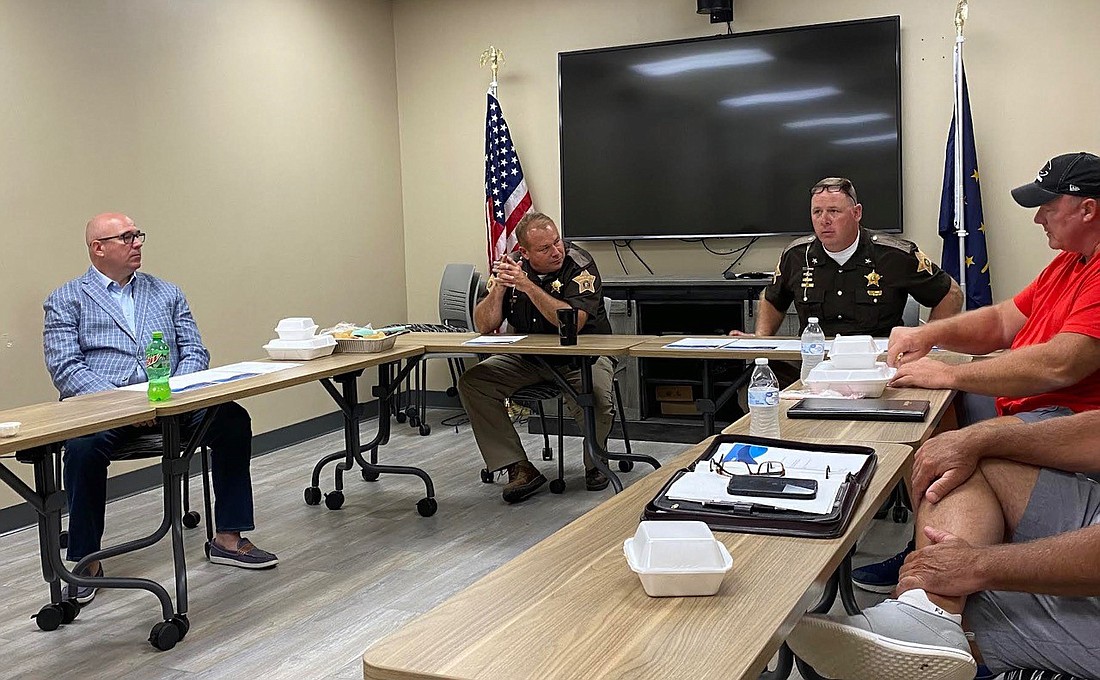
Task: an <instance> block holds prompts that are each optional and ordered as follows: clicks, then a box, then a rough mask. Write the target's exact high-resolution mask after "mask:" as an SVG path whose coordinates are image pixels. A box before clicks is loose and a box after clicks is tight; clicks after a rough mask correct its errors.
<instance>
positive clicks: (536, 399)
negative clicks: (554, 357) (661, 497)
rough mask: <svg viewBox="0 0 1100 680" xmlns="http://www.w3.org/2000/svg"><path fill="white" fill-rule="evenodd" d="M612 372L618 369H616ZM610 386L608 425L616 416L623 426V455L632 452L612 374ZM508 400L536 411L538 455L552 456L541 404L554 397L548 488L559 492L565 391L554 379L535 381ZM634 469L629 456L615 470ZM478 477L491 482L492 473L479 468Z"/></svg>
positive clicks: (562, 471)
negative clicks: (553, 470)
mask: <svg viewBox="0 0 1100 680" xmlns="http://www.w3.org/2000/svg"><path fill="white" fill-rule="evenodd" d="M615 373H616V374H617V373H618V369H616V371H615ZM611 389H612V404H611V427H612V429H614V427H615V421H616V420H618V422H619V423H620V425H621V426H622V430H623V446H624V447H625V448H626V453H627V455H632V454H633V452H632V451H631V449H630V433H629V432H628V431H627V425H626V414H625V412H624V411H623V397H622V393H621V392H620V391H619V379H618V378H617V377H614V376H613V377H612V380H611ZM510 400H511V401H512V403H518V404H521V405H524V406H528V407H530V408H531V410H532V411H534V412H535V413H537V414H538V416H539V423H540V425H541V426H542V459H543V460H554V450H553V449H552V448H550V431H549V429H548V428H547V427H546V411H545V409H544V407H543V403H544V402H548V401H555V400H556V401H557V407H558V414H557V424H558V476H557V477H556V478H555V479H552V480H550V492H551V493H562V492H564V491H565V456H564V455H563V451H564V449H565V395H564V394H563V393H562V391H561V388H560V387H558V385H557V384H556V383H553V382H550V381H545V382H539V383H535V384H534V385H528V386H527V387H521V388H520V389H518V390H516V391H515V392H514V393H513V394H512V396H511V397H510ZM632 469H634V461H632V460H620V461H619V470H620V471H622V472H629V471H630V470H632ZM481 481H482V482H484V483H486V484H492V482H493V473H492V472H491V471H489V470H487V469H485V468H482V470H481Z"/></svg>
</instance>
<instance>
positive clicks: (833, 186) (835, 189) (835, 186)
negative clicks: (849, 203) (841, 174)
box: [810, 179, 856, 201]
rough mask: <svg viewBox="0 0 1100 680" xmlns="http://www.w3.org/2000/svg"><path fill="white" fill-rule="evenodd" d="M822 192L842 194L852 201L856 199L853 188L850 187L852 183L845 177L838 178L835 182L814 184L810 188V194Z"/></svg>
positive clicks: (814, 194)
mask: <svg viewBox="0 0 1100 680" xmlns="http://www.w3.org/2000/svg"><path fill="white" fill-rule="evenodd" d="M823 192H824V193H830V194H844V195H845V196H847V197H848V198H850V199H852V200H853V201H855V200H856V197H855V196H854V195H853V193H854V189H853V187H852V183H851V182H850V181H849V180H846V179H842V180H839V181H837V182H835V183H834V182H830V183H828V184H815V185H814V186H813V188H811V189H810V195H811V196H816V195H817V194H820V193H823Z"/></svg>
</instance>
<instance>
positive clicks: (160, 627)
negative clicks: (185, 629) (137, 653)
mask: <svg viewBox="0 0 1100 680" xmlns="http://www.w3.org/2000/svg"><path fill="white" fill-rule="evenodd" d="M180 637H181V636H180V629H179V628H177V627H176V621H175V620H174V619H168V620H167V621H161V622H160V623H158V624H157V625H155V626H153V630H151V631H150V632H149V644H151V645H153V646H154V647H156V648H157V649H159V650H160V651H162V652H166V651H168V650H169V649H172V648H173V647H175V646H176V643H177V642H179V641H180Z"/></svg>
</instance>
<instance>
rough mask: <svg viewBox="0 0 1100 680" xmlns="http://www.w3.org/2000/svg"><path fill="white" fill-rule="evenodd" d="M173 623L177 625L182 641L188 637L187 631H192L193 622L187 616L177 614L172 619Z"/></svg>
mask: <svg viewBox="0 0 1100 680" xmlns="http://www.w3.org/2000/svg"><path fill="white" fill-rule="evenodd" d="M172 622H173V623H175V624H176V628H178V629H179V632H180V640H183V638H185V637H187V631H189V630H191V621H190V620H188V618H187V615H186V614H176V615H175V616H173V617H172Z"/></svg>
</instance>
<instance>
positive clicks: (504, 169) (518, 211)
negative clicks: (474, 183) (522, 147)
mask: <svg viewBox="0 0 1100 680" xmlns="http://www.w3.org/2000/svg"><path fill="white" fill-rule="evenodd" d="M487 96H488V98H489V103H488V108H486V110H485V228H486V232H487V235H488V240H489V248H488V253H489V267H490V269H492V266H493V263H494V262H496V261H497V260H499V259H500V258H501V257H502V256H503V255H505V254H506V253H510V252H512V251H513V250H514V249H515V247H516V236H515V230H516V224H518V223H519V221H520V218H522V217H523V216H524V215H526V214H527V212H528V211H529V210H531V207H532V206H531V192H529V191H527V182H525V181H523V169H522V168H521V167H520V164H519V156H518V155H517V154H516V147H515V146H514V145H513V144H512V136H511V134H509V133H508V125H507V123H505V122H504V113H503V112H502V111H501V110H500V102H498V101H497V98H496V97H494V96H493V93H492V92H489V94H488V95H487Z"/></svg>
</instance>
